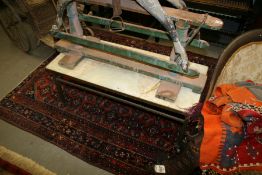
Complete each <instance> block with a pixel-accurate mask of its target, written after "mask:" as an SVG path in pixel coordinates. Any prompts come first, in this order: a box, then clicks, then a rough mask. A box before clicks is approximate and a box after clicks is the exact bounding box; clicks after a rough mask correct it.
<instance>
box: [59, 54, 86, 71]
mask: <svg viewBox="0 0 262 175" xmlns="http://www.w3.org/2000/svg"><path fill="white" fill-rule="evenodd" d="M82 58H83V57H82V55H78V54H67V55H65V56H64V57H63V58H62V59H61V60H60V61H59V63H58V64H59V65H60V66H62V67H65V68H68V69H74V68H75V66H76V65H77V64H78V63H79V62H80V61H81V60H82Z"/></svg>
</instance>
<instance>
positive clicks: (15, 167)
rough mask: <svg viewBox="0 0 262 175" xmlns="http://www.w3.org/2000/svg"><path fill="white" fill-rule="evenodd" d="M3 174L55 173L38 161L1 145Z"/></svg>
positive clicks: (1, 169)
mask: <svg viewBox="0 0 262 175" xmlns="http://www.w3.org/2000/svg"><path fill="white" fill-rule="evenodd" d="M0 174H1V175H33V174H37V175H55V173H53V172H51V171H49V170H47V169H45V168H44V167H42V166H41V165H39V164H37V163H36V162H34V161H32V160H30V159H28V158H26V157H23V156H21V155H19V154H17V153H16V152H13V151H11V150H9V149H7V148H5V147H3V146H0Z"/></svg>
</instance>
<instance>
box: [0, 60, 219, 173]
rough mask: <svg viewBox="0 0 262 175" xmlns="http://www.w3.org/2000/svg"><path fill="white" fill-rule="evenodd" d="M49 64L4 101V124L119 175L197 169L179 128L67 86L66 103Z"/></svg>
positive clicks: (192, 148)
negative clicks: (163, 165) (163, 164)
mask: <svg viewBox="0 0 262 175" xmlns="http://www.w3.org/2000/svg"><path fill="white" fill-rule="evenodd" d="M191 57H192V58H193V56H191ZM194 57H201V56H199V55H194ZM49 61H50V59H49V60H47V61H46V62H45V63H43V64H42V65H41V66H40V67H39V68H38V69H36V70H35V71H34V72H33V73H32V74H31V75H29V76H28V77H27V78H26V79H25V80H24V81H23V82H22V83H21V84H20V85H19V86H18V87H16V88H15V89H14V90H13V91H12V92H10V93H9V94H8V95H7V96H6V97H5V98H4V99H2V100H1V102H0V118H1V119H3V120H5V121H7V122H9V123H11V124H13V125H15V126H17V127H19V128H21V129H23V130H25V131H28V132H30V133H33V134H34V135H36V136H38V137H40V138H42V139H44V140H46V141H48V142H51V143H53V144H55V145H57V146H58V147H60V148H62V149H64V150H66V151H67V152H69V153H71V154H73V155H74V156H77V157H78V158H80V159H82V160H84V161H86V162H88V163H90V164H92V165H94V166H97V167H100V168H102V169H105V170H107V171H109V172H112V173H114V174H123V175H128V174H131V175H136V174H137V175H144V174H154V169H153V167H154V165H155V164H158V163H161V162H163V161H164V162H166V160H167V159H169V160H172V161H171V163H170V161H169V164H168V165H167V166H166V168H167V172H169V173H171V174H189V173H191V172H192V171H193V169H194V167H197V166H198V161H199V159H198V156H199V154H198V153H199V151H198V146H196V143H195V141H194V140H192V142H191V141H190V139H187V140H185V137H184V126H183V125H181V124H180V123H177V122H175V121H172V120H169V119H166V118H163V117H160V116H157V115H155V114H152V113H150V112H147V111H143V110H141V109H137V108H134V107H132V106H128V105H126V104H122V103H120V102H116V101H114V100H111V99H107V98H105V97H102V96H99V95H97V94H94V93H91V92H88V91H83V90H80V89H76V88H72V87H70V86H68V85H63V84H62V90H63V95H64V97H65V101H66V102H63V101H61V99H60V98H59V95H58V90H57V87H56V84H55V77H56V76H57V75H56V74H54V73H52V72H49V71H47V70H46V69H45V66H46V65H47V64H48V62H49ZM213 66H214V65H213ZM174 115H177V117H181V116H179V115H181V114H174ZM181 138H182V139H181ZM198 143H199V142H198Z"/></svg>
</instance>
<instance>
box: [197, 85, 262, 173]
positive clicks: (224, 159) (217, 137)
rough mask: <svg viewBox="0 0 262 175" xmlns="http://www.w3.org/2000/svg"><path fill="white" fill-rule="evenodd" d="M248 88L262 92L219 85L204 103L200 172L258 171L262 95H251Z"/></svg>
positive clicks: (261, 147)
mask: <svg viewBox="0 0 262 175" xmlns="http://www.w3.org/2000/svg"><path fill="white" fill-rule="evenodd" d="M253 85H254V86H253ZM250 87H256V88H260V90H261V88H262V86H260V85H258V84H255V83H253V84H252V83H251V82H249V84H248V86H246V85H231V84H225V85H221V86H219V87H217V88H216V90H215V92H214V97H211V98H210V99H209V100H208V101H206V102H205V103H204V106H203V108H202V112H201V113H202V115H203V117H204V138H203V141H202V144H201V148H200V164H201V168H202V169H213V170H215V171H217V172H219V173H221V174H227V173H232V172H236V171H242V170H252V171H261V170H262V102H261V99H260V98H261V96H262V94H254V93H252V92H251V91H250ZM258 92H260V91H258ZM261 92H262V91H261Z"/></svg>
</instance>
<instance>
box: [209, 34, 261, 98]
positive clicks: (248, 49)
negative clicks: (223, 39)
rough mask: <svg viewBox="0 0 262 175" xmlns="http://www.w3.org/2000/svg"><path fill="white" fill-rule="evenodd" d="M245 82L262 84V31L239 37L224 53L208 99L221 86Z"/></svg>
mask: <svg viewBox="0 0 262 175" xmlns="http://www.w3.org/2000/svg"><path fill="white" fill-rule="evenodd" d="M245 80H252V81H254V82H256V83H262V29H255V30H251V31H248V32H246V33H244V34H242V35H240V36H238V37H237V38H236V39H234V40H233V41H232V42H231V43H230V44H229V45H228V46H227V47H226V49H225V50H224V51H223V52H222V54H221V55H220V57H219V60H218V63H217V66H216V68H215V71H214V74H213V76H212V79H211V82H210V88H209V90H208V93H207V97H206V99H208V98H209V97H210V96H211V95H212V93H213V91H214V89H215V88H216V87H217V86H218V85H220V84H224V83H235V82H237V81H245Z"/></svg>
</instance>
